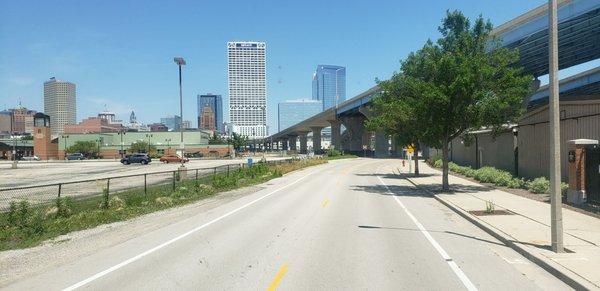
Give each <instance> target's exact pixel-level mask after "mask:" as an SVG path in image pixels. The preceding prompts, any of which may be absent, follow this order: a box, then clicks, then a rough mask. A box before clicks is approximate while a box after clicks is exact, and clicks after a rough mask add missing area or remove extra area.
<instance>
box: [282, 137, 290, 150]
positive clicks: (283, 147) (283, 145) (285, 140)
mask: <svg viewBox="0 0 600 291" xmlns="http://www.w3.org/2000/svg"><path fill="white" fill-rule="evenodd" d="M281 149H282V150H284V151H287V150H288V140H287V138H285V139H282V140H281Z"/></svg>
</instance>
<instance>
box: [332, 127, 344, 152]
mask: <svg viewBox="0 0 600 291" xmlns="http://www.w3.org/2000/svg"><path fill="white" fill-rule="evenodd" d="M329 124H331V145H332V146H333V148H335V149H336V150H338V151H341V150H343V149H342V121H341V120H339V119H336V120H329Z"/></svg>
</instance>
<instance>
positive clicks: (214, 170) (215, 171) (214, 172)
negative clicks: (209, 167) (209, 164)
mask: <svg viewBox="0 0 600 291" xmlns="http://www.w3.org/2000/svg"><path fill="white" fill-rule="evenodd" d="M216 175H217V167H215V168H214V169H213V176H216Z"/></svg>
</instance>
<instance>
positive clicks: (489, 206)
mask: <svg viewBox="0 0 600 291" xmlns="http://www.w3.org/2000/svg"><path fill="white" fill-rule="evenodd" d="M495 210H496V207H495V206H494V202H492V201H485V213H494V211H495Z"/></svg>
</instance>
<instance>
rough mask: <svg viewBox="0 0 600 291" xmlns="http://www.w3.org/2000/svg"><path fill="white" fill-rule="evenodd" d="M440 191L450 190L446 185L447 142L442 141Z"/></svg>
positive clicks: (447, 184) (448, 185) (445, 140)
mask: <svg viewBox="0 0 600 291" xmlns="http://www.w3.org/2000/svg"><path fill="white" fill-rule="evenodd" d="M442 162H443V163H442V190H443V191H448V190H450V184H449V183H448V140H447V139H444V140H443V144H442Z"/></svg>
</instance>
